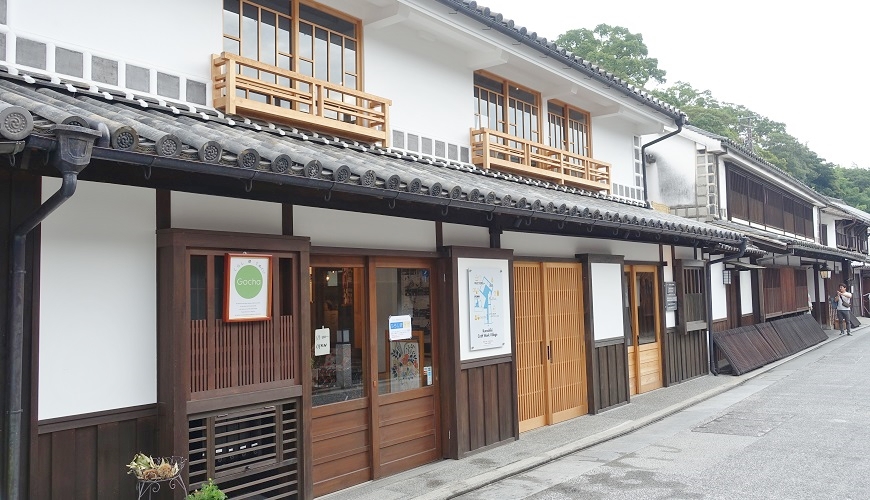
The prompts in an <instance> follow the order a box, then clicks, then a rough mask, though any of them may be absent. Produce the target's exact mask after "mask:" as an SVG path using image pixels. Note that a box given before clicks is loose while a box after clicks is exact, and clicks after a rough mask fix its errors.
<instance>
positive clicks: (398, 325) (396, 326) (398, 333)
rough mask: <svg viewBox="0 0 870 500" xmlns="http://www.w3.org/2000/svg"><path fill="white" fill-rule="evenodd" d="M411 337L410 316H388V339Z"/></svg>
mask: <svg viewBox="0 0 870 500" xmlns="http://www.w3.org/2000/svg"><path fill="white" fill-rule="evenodd" d="M409 338H411V316H409V315H407V314H405V315H402V316H390V340H391V341H393V340H405V339H409Z"/></svg>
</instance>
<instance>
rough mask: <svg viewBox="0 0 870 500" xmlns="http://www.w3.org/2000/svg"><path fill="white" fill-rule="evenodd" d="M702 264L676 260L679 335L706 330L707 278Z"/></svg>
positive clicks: (700, 262)
mask: <svg viewBox="0 0 870 500" xmlns="http://www.w3.org/2000/svg"><path fill="white" fill-rule="evenodd" d="M704 271H705V270H704V262H703V261H696V260H677V261H676V265H675V274H674V277H675V280H676V282H677V323H678V324H677V328H678V329H679V331H680V332H681V333H687V332H691V331H695V330H703V329H706V328H707V278H706V273H705V272H704Z"/></svg>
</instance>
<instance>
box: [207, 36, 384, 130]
mask: <svg viewBox="0 0 870 500" xmlns="http://www.w3.org/2000/svg"><path fill="white" fill-rule="evenodd" d="M211 73H212V85H213V95H214V107H215V108H217V109H219V110H221V111H223V112H224V113H225V114H227V115H242V116H250V117H256V118H261V119H263V120H267V121H270V122H273V123H280V124H285V125H291V126H297V127H300V128H303V129H307V130H311V131H315V132H323V133H329V134H334V135H337V136H339V137H345V138H348V139H354V140H359V141H363V142H368V143H376V142H379V143H381V144H382V145H384V146H387V145H388V144H387V130H388V128H389V108H390V104H392V102H391V101H390V100H389V99H384V98H383V97H378V96H375V95H372V94H367V93H365V92H360V91H358V90H354V89H351V88H348V87H342V86H341V85H336V84H333V83H330V82H326V81H323V80H318V79H316V78H312V77H310V76H305V75H303V74H301V73H297V72H295V71H289V70H285V69H281V68H278V67H275V66H270V65H268V64H263V63H261V62H259V61H255V60H253V59H248V58H246V57H241V56H238V55H235V54H230V53H227V52H223V53H221V54H220V55H213V56H212V69H211Z"/></svg>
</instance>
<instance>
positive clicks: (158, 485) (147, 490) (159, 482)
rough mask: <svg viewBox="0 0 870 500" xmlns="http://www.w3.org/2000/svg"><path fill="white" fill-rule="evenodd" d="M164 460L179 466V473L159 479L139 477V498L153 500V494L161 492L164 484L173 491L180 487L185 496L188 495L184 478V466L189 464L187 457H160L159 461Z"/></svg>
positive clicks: (137, 488) (137, 485) (137, 484)
mask: <svg viewBox="0 0 870 500" xmlns="http://www.w3.org/2000/svg"><path fill="white" fill-rule="evenodd" d="M162 460H166V461H168V462H169V463H170V464H172V465H173V466H178V473H177V474H175V475H174V476H172V477H165V478H159V479H145V478H141V477H137V478H136V493H137V497H136V499H137V500H143V499H145V498H147V499H148V500H151V495H154V494H155V493H159V492H160V490H161V489H163V487H164V486H166V487H168V488H169V489H170V490H173V491H175V490H176V489H178V490H180V491H181V492H182V493H184V495H185V496H187V488H185V486H184V479H183V477H182V471H184V466H185V465H187V459H185V458H184V457H167V458H158V462H159V461H162Z"/></svg>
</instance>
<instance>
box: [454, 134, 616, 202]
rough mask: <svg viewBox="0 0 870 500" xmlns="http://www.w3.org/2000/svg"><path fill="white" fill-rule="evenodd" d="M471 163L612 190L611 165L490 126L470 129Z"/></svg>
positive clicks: (591, 188) (583, 186) (560, 181)
mask: <svg viewBox="0 0 870 500" xmlns="http://www.w3.org/2000/svg"><path fill="white" fill-rule="evenodd" d="M471 162H472V163H474V165H476V166H477V167H479V168H484V169H493V170H500V171H507V172H511V173H516V174H519V175H524V176H527V177H534V178H536V179H542V180H546V181H550V182H554V183H556V184H565V185H568V186H573V187H578V188H582V189H586V190H589V191H594V192H599V191H606V192H607V193H608V194H609V193H610V190H611V183H610V164H609V163H604V162H601V161H598V160H594V159H592V158H589V157H587V156H582V155H578V154H574V153H571V152H569V151H563V150H561V149H557V148H553V147H550V146H547V145H544V144H539V143H536V142H532V141H529V140H526V139H521V138H519V137H514V136H512V135H509V134H505V133H502V132H497V131H495V130H491V129H486V128H483V129H478V130H472V131H471Z"/></svg>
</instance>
